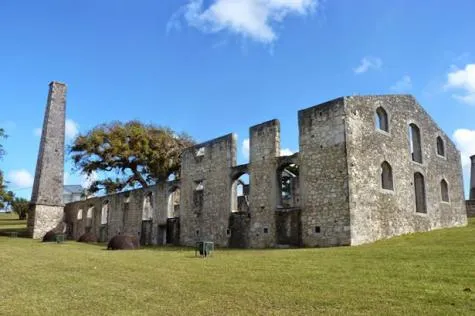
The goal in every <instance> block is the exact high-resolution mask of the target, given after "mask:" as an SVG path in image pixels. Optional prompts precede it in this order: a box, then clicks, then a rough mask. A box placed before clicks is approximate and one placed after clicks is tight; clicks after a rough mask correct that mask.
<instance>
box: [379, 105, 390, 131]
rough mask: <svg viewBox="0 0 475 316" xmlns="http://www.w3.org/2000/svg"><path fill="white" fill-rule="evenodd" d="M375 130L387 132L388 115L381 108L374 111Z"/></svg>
mask: <svg viewBox="0 0 475 316" xmlns="http://www.w3.org/2000/svg"><path fill="white" fill-rule="evenodd" d="M376 128H377V129H380V130H382V131H385V132H389V122H388V114H387V113H386V110H385V109H383V108H382V107H379V108H377V109H376Z"/></svg>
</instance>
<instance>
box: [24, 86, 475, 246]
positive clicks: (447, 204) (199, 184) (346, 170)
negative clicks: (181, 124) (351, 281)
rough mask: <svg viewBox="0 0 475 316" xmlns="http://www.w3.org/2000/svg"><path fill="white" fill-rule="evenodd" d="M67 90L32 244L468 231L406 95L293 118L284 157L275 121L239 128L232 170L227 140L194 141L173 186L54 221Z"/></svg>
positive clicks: (353, 99)
mask: <svg viewBox="0 0 475 316" xmlns="http://www.w3.org/2000/svg"><path fill="white" fill-rule="evenodd" d="M65 91H66V89H65V86H64V85H63V84H59V83H52V84H51V86H50V97H49V98H48V105H47V110H46V117H45V123H44V127H43V128H44V130H43V137H42V141H41V146H40V153H39V157H38V165H37V171H36V179H35V189H34V191H33V196H32V203H33V206H32V212H33V213H34V212H35V211H36V215H33V216H32V220H31V221H30V222H31V223H30V225H29V226H30V228H31V232H32V235H33V237H35V238H38V237H41V235H42V234H44V233H45V232H46V231H47V230H49V229H51V228H53V227H56V226H58V225H60V224H61V222H64V223H65V228H64V229H65V232H66V234H67V235H68V237H69V238H71V239H77V238H79V237H80V236H81V235H82V234H84V233H85V232H94V233H95V234H96V235H97V236H98V237H99V239H100V240H101V241H107V240H109V239H110V238H111V237H112V236H114V235H116V234H134V235H137V236H139V237H140V241H141V244H143V245H165V244H173V245H185V246H193V245H195V242H196V241H201V240H207V241H213V242H214V243H215V244H216V245H217V246H220V247H237V248H267V247H290V246H296V247H325V246H342V245H359V244H364V243H370V242H373V241H376V240H379V239H384V238H389V237H392V236H397V235H402V234H407V233H412V232H423V231H429V230H432V229H437V228H445V227H453V226H463V225H466V223H467V212H466V205H465V201H464V195H463V180H462V168H461V160H460V153H459V151H458V150H457V149H456V147H455V145H454V144H453V143H452V141H451V140H450V139H449V137H448V136H447V135H446V134H445V133H444V132H443V131H442V130H441V129H440V128H439V127H438V126H437V124H436V123H435V122H434V121H432V119H431V118H430V117H429V115H428V114H427V113H426V112H425V111H424V109H423V108H422V107H421V106H420V105H419V104H418V103H417V101H416V100H415V99H414V97H412V96H410V95H383V96H350V97H340V98H337V99H335V100H331V101H328V102H326V103H323V104H319V105H316V106H312V107H310V108H307V109H304V110H300V111H299V112H298V128H299V152H298V153H295V154H293V155H291V156H281V155H280V124H279V121H278V120H271V121H268V122H264V123H261V124H258V125H255V126H253V127H251V128H250V129H249V136H250V161H249V163H248V164H243V165H237V163H236V137H235V136H234V135H233V134H228V135H225V136H222V137H219V138H216V139H213V140H210V141H207V142H204V143H202V144H199V145H196V146H193V147H190V148H188V149H186V150H185V151H184V152H183V154H182V168H181V174H180V176H179V177H178V178H177V179H176V180H173V181H166V182H160V183H157V184H156V185H154V186H151V187H149V188H146V189H136V190H131V191H127V192H121V193H117V194H112V195H107V196H101V197H93V198H89V199H86V200H83V201H77V202H73V203H68V204H66V205H64V213H63V212H62V210H63V205H60V204H61V203H60V202H59V200H58V199H57V198H58V196H59V197H60V196H61V195H60V193H62V185H63V183H62V182H63V181H62V170H63V156H62V147H61V146H64V111H65ZM61 111H62V112H61ZM472 161H473V160H472ZM243 175H247V176H248V178H249V184H246V183H245V182H244V181H241V179H243V178H242V176H243ZM473 179H475V178H473ZM473 179H472V182H473V181H475V180H473ZM238 187H239V189H238ZM472 187H475V185H473V183H472ZM473 196H474V195H472V197H473ZM474 204H475V203H474ZM60 210H61V212H60Z"/></svg>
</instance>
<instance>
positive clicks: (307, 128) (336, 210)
mask: <svg viewBox="0 0 475 316" xmlns="http://www.w3.org/2000/svg"><path fill="white" fill-rule="evenodd" d="M344 118H345V111H344V102H343V99H342V98H340V99H336V100H333V101H330V102H327V103H324V104H321V105H318V106H314V107H311V108H308V109H306V110H302V111H300V112H299V132H300V153H299V156H300V195H301V196H300V199H301V207H302V213H301V214H302V215H301V216H302V241H303V244H304V245H305V246H310V247H314V246H322V247H324V246H338V245H349V244H350V211H349V205H348V170H347V161H346V144H345V121H344Z"/></svg>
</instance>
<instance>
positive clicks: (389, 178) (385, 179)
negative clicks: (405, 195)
mask: <svg viewBox="0 0 475 316" xmlns="http://www.w3.org/2000/svg"><path fill="white" fill-rule="evenodd" d="M381 187H382V188H383V189H385V190H394V186H393V169H392V168H391V165H390V164H389V163H388V162H387V161H383V163H382V164H381Z"/></svg>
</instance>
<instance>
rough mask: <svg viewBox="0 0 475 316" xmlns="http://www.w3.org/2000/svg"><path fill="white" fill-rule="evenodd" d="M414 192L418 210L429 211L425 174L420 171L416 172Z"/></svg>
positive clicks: (419, 211) (421, 211) (420, 211)
mask: <svg viewBox="0 0 475 316" xmlns="http://www.w3.org/2000/svg"><path fill="white" fill-rule="evenodd" d="M414 193H415V197H416V212H418V213H427V205H426V188H425V183H424V176H423V175H422V174H420V173H419V172H416V173H414Z"/></svg>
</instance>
